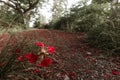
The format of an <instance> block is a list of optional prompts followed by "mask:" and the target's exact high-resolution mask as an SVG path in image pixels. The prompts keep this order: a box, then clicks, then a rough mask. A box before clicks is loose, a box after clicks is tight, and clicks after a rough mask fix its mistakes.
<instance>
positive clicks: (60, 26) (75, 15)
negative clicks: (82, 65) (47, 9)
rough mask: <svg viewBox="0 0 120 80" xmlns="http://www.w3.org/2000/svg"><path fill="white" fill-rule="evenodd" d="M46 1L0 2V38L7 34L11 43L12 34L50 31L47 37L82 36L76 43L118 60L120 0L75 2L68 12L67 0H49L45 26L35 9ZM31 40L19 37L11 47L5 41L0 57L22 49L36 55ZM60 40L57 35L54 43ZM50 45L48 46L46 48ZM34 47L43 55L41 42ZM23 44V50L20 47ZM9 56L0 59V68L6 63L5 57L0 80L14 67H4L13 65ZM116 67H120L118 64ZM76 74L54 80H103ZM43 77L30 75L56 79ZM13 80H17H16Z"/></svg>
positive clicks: (11, 0) (115, 79) (119, 47)
mask: <svg viewBox="0 0 120 80" xmlns="http://www.w3.org/2000/svg"><path fill="white" fill-rule="evenodd" d="M48 1H49V0H6V1H5V0H0V34H3V36H4V34H5V35H6V34H10V35H11V37H10V39H12V40H13V41H16V40H19V39H18V36H19V35H17V36H16V35H15V34H16V33H18V34H20V32H22V31H29V30H50V31H52V30H53V31H54V30H55V31H56V32H55V33H52V32H51V34H52V35H54V34H57V35H61V36H63V35H62V33H61V34H58V33H57V31H60V32H61V31H62V32H66V33H67V35H69V34H75V35H76V36H77V37H78V36H79V37H80V36H81V34H84V39H85V41H82V40H81V37H80V40H78V41H76V43H78V44H79V43H81V44H82V42H86V43H87V44H85V45H84V46H86V45H89V46H90V47H91V48H97V49H100V50H102V51H103V52H105V53H106V54H105V56H107V57H108V56H112V57H113V56H114V57H118V58H119V57H120V1H119V0H80V1H79V2H78V3H76V4H74V5H73V6H72V7H71V8H70V9H68V8H67V5H68V1H69V0H53V6H52V8H51V12H52V18H51V20H49V23H47V24H46V23H45V22H44V20H45V17H44V15H42V14H41V12H40V10H39V9H40V8H42V7H43V6H44V5H43V4H45V3H46V4H47V3H48ZM33 18H34V20H33V22H34V24H33V26H32V28H31V27H30V25H29V24H30V22H31V20H32V19H33ZM36 32H37V31H36ZM14 33H15V34H14ZM33 33H35V32H33ZM33 33H30V34H31V35H32V34H33ZM38 33H39V31H38ZM35 34H36V33H35ZM35 34H34V36H35V37H38V34H36V35H35ZM42 34H43V35H42ZM48 34H49V33H48ZM20 35H21V34H20ZM23 35H24V34H23ZM25 35H28V34H26V33H25ZM39 35H41V36H44V38H45V37H46V35H47V31H45V32H43V33H42V32H40V34H39ZM75 35H73V36H75ZM13 36H14V38H16V39H15V40H14V39H13ZM47 36H48V35H47ZM54 36H55V35H54ZM35 37H31V38H30V39H31V41H30V42H29V43H27V42H28V41H26V40H25V38H27V36H26V37H25V38H23V37H22V36H19V38H20V39H21V40H20V41H17V42H16V44H15V45H14V46H13V44H11V43H14V42H12V40H10V41H8V42H11V43H10V44H9V43H6V44H8V45H7V46H6V47H4V48H3V49H1V53H0V55H2V54H6V55H8V54H7V53H8V52H10V51H11V53H12V52H13V51H14V50H16V49H18V48H22V49H23V50H25V49H26V51H24V52H23V53H22V54H24V53H26V52H27V51H31V52H32V50H33V52H36V53H37V52H38V51H39V49H37V47H36V46H35V45H33V44H31V43H32V42H35V41H36V40H34V39H35ZM77 37H74V38H76V39H77ZM60 38H61V37H60V36H59V37H57V38H55V39H56V40H57V39H60ZM66 38H67V37H66ZM48 39H49V38H48ZM68 39H69V40H72V38H70V37H68ZM0 40H1V41H2V37H0ZM39 40H40V41H43V42H44V39H39ZM37 41H38V40H37ZM46 42H47V41H46ZM46 42H45V43H46ZM48 42H49V40H48ZM18 43H20V45H18ZM51 43H52V42H51ZM51 43H48V45H49V44H51ZM58 43H60V41H59V40H58V42H56V46H58V45H57V44H58ZM68 43H69V42H68ZM25 44H26V45H25ZM36 44H37V46H39V47H41V48H40V50H41V53H44V54H45V55H46V51H44V50H43V48H42V47H43V43H41V44H38V43H36ZM66 44H67V43H66ZM81 44H80V45H81ZM23 45H24V46H26V47H21V46H23ZM28 45H30V46H28ZM10 46H13V47H10ZM32 46H34V49H31V48H32ZM54 46H55V45H54ZM71 46H72V44H71ZM59 47H61V46H60V45H59V46H58V50H59ZM78 47H79V46H78ZM9 48H12V49H11V50H10V49H9ZM63 49H66V50H68V48H65V46H64V48H63ZM52 50H53V47H52ZM50 51H51V47H50ZM68 51H69V50H68ZM80 51H81V50H80ZM53 52H54V50H53ZM83 52H84V51H83ZM17 53H19V50H18V51H17ZM78 53H79V51H78ZM88 53H90V52H89V51H88ZM58 54H59V53H58ZM76 54H77V52H76ZM90 54H91V53H90ZM83 55H84V54H83ZM9 56H12V57H13V55H9ZM27 56H28V55H27ZM2 57H3V56H0V58H2ZM12 57H7V56H5V58H4V59H1V60H0V68H1V63H2V62H3V61H4V60H6V58H8V59H9V60H8V63H7V65H5V67H2V68H1V69H0V79H4V77H3V76H5V75H6V74H7V72H9V71H10V70H11V67H14V66H8V65H10V64H13V62H14V61H15V58H16V56H15V57H14V58H13V59H12ZM34 57H36V56H35V55H34ZM52 57H55V58H57V57H56V56H52ZM60 57H61V58H62V57H63V56H61V55H60ZM27 58H28V57H27ZM119 59H120V58H119ZM28 60H29V59H28ZM48 60H50V59H48ZM78 62H79V61H78ZM15 63H16V62H15ZM49 63H50V62H49ZM16 64H17V63H16ZM73 64H74V62H73ZM26 65H28V64H25V62H24V63H22V66H21V68H25V67H26ZM29 65H30V66H31V64H29ZM118 66H120V64H119V65H118ZM57 67H58V66H57ZM9 68H10V69H9ZM27 68H28V66H27ZM14 69H15V70H16V69H19V68H18V67H17V68H14ZM59 69H60V68H59ZM44 70H45V68H44V69H43V71H44ZM13 71H14V70H13ZM56 71H57V69H56ZM63 71H64V70H63ZM18 72H19V71H18ZM23 72H24V71H23ZM64 72H65V73H67V72H66V71H64ZM2 73H3V74H2ZM38 73H39V71H38ZM46 73H49V72H46ZM65 73H63V74H64V75H65ZM77 73H78V75H77V77H75V78H74V76H75V74H77ZM54 74H57V72H56V73H55V72H54ZM80 74H81V73H79V72H76V73H72V74H71V75H72V77H69V76H67V77H64V79H62V78H61V77H59V78H61V79H58V80H83V79H84V80H90V79H91V80H97V79H98V78H99V79H103V80H106V79H104V78H100V76H99V77H97V78H96V77H94V78H92V77H91V78H90V79H87V78H85V77H83V78H80V77H81V76H80ZM113 74H115V75H118V74H117V71H116V73H113ZM13 75H14V72H13V73H12V76H13ZM19 75H21V74H19ZM44 75H45V73H44V74H42V75H34V76H33V77H36V78H35V79H36V80H37V79H38V80H52V79H56V77H55V76H52V77H50V78H49V79H47V78H45V77H44V78H43V76H44ZM85 75H86V74H85ZM21 76H24V75H21ZM29 76H30V75H29ZM38 76H39V77H38ZM119 76H120V75H119ZM8 77H9V76H7V78H8ZM13 77H16V76H13ZM17 77H18V76H17ZM19 77H20V76H19ZM78 77H79V78H78ZM107 77H108V75H107ZM112 77H113V78H112ZM112 77H111V78H110V79H109V80H118V78H119V77H116V78H114V76H112ZM5 78H6V77H5ZM10 78H11V77H10ZM20 78H21V77H20ZM7 80H9V79H7ZM10 80H14V79H10ZM16 80H18V79H16ZM24 80H29V79H27V78H26V79H24ZM30 80H33V78H30ZM56 80H57V79H56Z"/></svg>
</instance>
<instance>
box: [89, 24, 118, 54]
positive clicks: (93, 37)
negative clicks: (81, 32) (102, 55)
mask: <svg viewBox="0 0 120 80" xmlns="http://www.w3.org/2000/svg"><path fill="white" fill-rule="evenodd" d="M117 28H118V27H117ZM117 28H113V27H112V26H111V25H109V24H107V23H104V24H100V25H98V26H97V27H94V28H92V29H91V30H90V31H89V32H88V33H87V35H88V37H87V39H88V42H89V43H90V44H91V45H92V46H94V47H99V48H101V49H104V50H107V51H109V52H111V53H114V54H115V53H117V54H118V55H120V54H119V53H118V52H119V50H120V42H119V41H120V31H119V30H118V29H117Z"/></svg>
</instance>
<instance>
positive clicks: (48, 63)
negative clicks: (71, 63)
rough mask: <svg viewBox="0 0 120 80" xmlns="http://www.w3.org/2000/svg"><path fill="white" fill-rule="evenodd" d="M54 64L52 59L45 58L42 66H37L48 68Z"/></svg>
mask: <svg viewBox="0 0 120 80" xmlns="http://www.w3.org/2000/svg"><path fill="white" fill-rule="evenodd" d="M51 64H52V59H51V58H45V59H44V60H43V61H42V62H41V63H40V64H38V65H37V66H38V67H40V66H42V67H48V66H49V65H51Z"/></svg>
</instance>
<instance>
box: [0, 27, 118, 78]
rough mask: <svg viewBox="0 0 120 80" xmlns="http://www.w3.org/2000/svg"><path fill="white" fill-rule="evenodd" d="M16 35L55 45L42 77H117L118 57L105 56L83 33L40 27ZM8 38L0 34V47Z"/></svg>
mask: <svg viewBox="0 0 120 80" xmlns="http://www.w3.org/2000/svg"><path fill="white" fill-rule="evenodd" d="M18 34H20V35H24V37H26V38H28V39H29V40H30V37H34V38H35V39H37V38H40V40H41V41H42V42H44V43H46V44H47V45H53V46H55V48H56V53H55V55H54V59H55V60H56V62H55V63H53V64H52V65H51V66H50V67H49V68H46V70H47V72H42V71H41V73H40V76H41V75H42V76H44V78H43V80H120V61H119V60H120V57H119V56H118V57H115V58H114V57H106V56H105V55H106V53H105V52H104V51H102V50H99V49H97V48H92V47H90V46H89V45H88V43H87V42H86V40H85V35H84V34H83V33H66V32H62V31H57V30H47V29H41V30H29V31H23V32H22V33H21V32H20V33H17V34H16V35H18ZM9 37H10V36H9V35H8V34H6V35H4V37H1V39H0V47H1V49H2V47H3V45H5V44H4V43H5V42H6V41H7V40H8V38H9Z"/></svg>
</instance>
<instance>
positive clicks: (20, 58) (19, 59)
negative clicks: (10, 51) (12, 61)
mask: <svg viewBox="0 0 120 80" xmlns="http://www.w3.org/2000/svg"><path fill="white" fill-rule="evenodd" d="M24 59H25V57H24V56H19V57H18V58H17V60H18V61H24Z"/></svg>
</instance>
